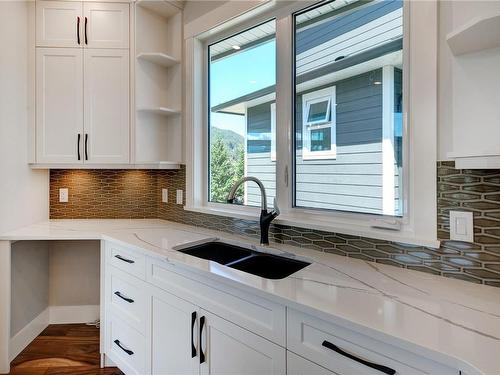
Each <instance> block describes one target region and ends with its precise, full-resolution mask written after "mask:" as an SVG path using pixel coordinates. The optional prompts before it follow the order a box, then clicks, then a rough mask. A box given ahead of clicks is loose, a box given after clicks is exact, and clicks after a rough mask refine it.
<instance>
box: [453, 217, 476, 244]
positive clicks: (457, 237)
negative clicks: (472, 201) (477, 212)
mask: <svg viewBox="0 0 500 375" xmlns="http://www.w3.org/2000/svg"><path fill="white" fill-rule="evenodd" d="M450 240H453V241H463V242H474V215H473V214H472V212H465V211H450Z"/></svg>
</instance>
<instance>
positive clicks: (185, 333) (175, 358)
mask: <svg viewBox="0 0 500 375" xmlns="http://www.w3.org/2000/svg"><path fill="white" fill-rule="evenodd" d="M198 318H199V311H198V307H197V306H196V305H193V304H191V303H189V302H187V301H185V300H183V299H181V298H178V297H176V296H174V295H173V294H170V293H166V292H164V291H162V290H159V289H156V288H155V289H154V291H153V296H152V332H151V334H152V348H151V350H152V353H151V360H152V371H151V372H152V374H153V375H194V374H199V368H200V366H199V348H198V340H199V330H198Z"/></svg>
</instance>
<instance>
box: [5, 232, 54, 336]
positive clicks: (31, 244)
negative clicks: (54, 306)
mask: <svg viewBox="0 0 500 375" xmlns="http://www.w3.org/2000/svg"><path fill="white" fill-rule="evenodd" d="M11 262H12V266H11V267H12V268H11V270H12V271H11V272H12V274H11V282H12V285H11V320H10V335H11V337H13V336H15V335H16V333H18V332H19V331H20V330H21V329H23V328H24V327H25V326H26V325H27V324H28V323H29V322H31V321H32V320H33V319H35V318H36V317H37V316H38V315H40V314H41V313H42V312H43V311H44V310H45V309H46V308H47V307H48V306H49V243H48V242H46V241H17V242H15V243H13V244H12V258H11Z"/></svg>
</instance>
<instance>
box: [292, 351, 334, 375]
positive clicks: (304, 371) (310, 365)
mask: <svg viewBox="0 0 500 375" xmlns="http://www.w3.org/2000/svg"><path fill="white" fill-rule="evenodd" d="M286 369H287V370H286V373H287V375H335V373H334V372H331V371H329V370H327V369H326V368H324V367H321V366H320V365H317V364H316V363H314V362H311V361H308V360H307V359H305V358H302V357H299V356H298V355H297V354H294V353H292V352H287V355H286Z"/></svg>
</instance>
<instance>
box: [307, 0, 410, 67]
mask: <svg viewBox="0 0 500 375" xmlns="http://www.w3.org/2000/svg"><path fill="white" fill-rule="evenodd" d="M402 17H403V11H402V9H397V10H395V11H393V12H391V13H388V14H386V15H384V16H382V17H380V18H377V19H376V20H374V21H371V22H368V23H366V24H364V25H362V26H360V27H358V28H356V29H354V30H351V31H349V32H347V33H345V34H342V35H340V36H338V37H337V38H333V39H331V40H329V41H328V42H326V43H323V44H320V45H319V46H316V47H313V48H311V49H308V50H306V51H304V52H302V53H301V54H299V55H298V56H297V75H302V74H304V73H307V72H310V71H313V70H316V69H318V68H320V67H322V66H325V65H329V64H331V63H332V62H333V61H335V59H336V58H337V57H340V56H352V55H355V54H358V53H361V52H364V51H366V50H368V49H371V48H376V47H378V46H381V45H384V44H386V43H389V42H391V41H393V40H395V39H398V38H401V37H402V36H403V26H402V25H403V21H402Z"/></svg>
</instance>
